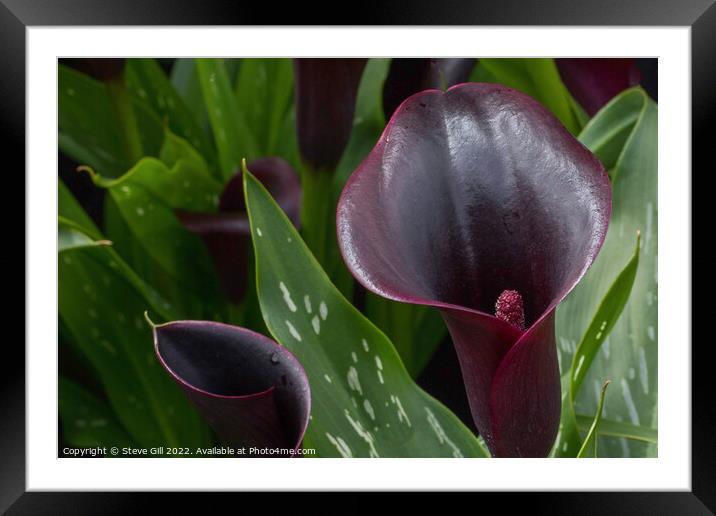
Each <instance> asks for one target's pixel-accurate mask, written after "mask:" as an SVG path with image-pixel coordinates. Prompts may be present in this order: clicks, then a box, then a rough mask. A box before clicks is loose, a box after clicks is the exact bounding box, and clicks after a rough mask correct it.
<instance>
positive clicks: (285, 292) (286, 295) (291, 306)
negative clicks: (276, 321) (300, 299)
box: [278, 281, 298, 312]
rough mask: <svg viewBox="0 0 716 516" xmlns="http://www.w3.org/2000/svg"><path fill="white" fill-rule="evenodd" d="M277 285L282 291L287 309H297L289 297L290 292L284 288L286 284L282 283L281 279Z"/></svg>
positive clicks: (293, 310)
mask: <svg viewBox="0 0 716 516" xmlns="http://www.w3.org/2000/svg"><path fill="white" fill-rule="evenodd" d="M278 286H279V288H280V289H281V292H282V293H283V300H284V301H285V302H286V306H288V309H289V310H291V311H292V312H295V311H296V310H298V308H297V307H296V303H294V302H293V299H291V293H290V292H289V291H288V288H286V285H284V283H283V281H282V282H280V283H279V284H278Z"/></svg>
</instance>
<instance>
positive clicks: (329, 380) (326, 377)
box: [323, 374, 333, 383]
mask: <svg viewBox="0 0 716 516" xmlns="http://www.w3.org/2000/svg"><path fill="white" fill-rule="evenodd" d="M323 378H325V379H326V381H327V382H328V383H333V380H331V377H330V376H328V375H327V374H324V375H323Z"/></svg>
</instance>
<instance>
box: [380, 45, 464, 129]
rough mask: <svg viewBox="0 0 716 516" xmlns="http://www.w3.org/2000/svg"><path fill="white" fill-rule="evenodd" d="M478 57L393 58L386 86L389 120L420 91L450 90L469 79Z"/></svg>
mask: <svg viewBox="0 0 716 516" xmlns="http://www.w3.org/2000/svg"><path fill="white" fill-rule="evenodd" d="M476 61H477V59H474V58H472V59H468V58H458V59H422V58H402V59H397V58H396V59H393V60H392V61H391V63H390V70H389V71H388V77H386V79H385V84H384V85H383V112H384V113H385V118H386V119H388V118H390V117H391V116H392V115H393V112H394V111H395V109H396V108H397V107H398V106H399V105H400V103H401V102H403V101H404V100H405V99H407V98H408V97H410V96H411V95H412V94H414V93H417V92H419V91H423V90H427V89H431V88H435V89H446V88H449V87H450V86H454V85H456V84H459V83H461V82H466V81H467V80H468V78H469V77H470V72H471V71H472V69H473V68H474V67H475V63H476Z"/></svg>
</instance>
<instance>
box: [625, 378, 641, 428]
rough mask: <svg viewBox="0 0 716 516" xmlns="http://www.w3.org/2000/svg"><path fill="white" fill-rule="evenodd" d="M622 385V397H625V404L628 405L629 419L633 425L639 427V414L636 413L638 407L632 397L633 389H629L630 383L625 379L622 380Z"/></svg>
mask: <svg viewBox="0 0 716 516" xmlns="http://www.w3.org/2000/svg"><path fill="white" fill-rule="evenodd" d="M621 384H622V396H623V397H624V403H626V407H627V410H628V411H629V419H631V422H632V424H633V425H637V426H639V414H638V413H637V411H636V405H634V400H633V399H632V397H631V389H629V383H628V382H627V381H626V379H625V378H622V379H621Z"/></svg>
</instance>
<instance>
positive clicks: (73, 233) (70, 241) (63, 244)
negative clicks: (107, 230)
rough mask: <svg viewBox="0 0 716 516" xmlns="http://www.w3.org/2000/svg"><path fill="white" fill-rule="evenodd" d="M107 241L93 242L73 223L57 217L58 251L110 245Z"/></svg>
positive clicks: (93, 240)
mask: <svg viewBox="0 0 716 516" xmlns="http://www.w3.org/2000/svg"><path fill="white" fill-rule="evenodd" d="M111 244H112V242H110V241H109V240H95V239H93V238H92V237H90V236H89V235H88V234H87V233H86V232H85V231H83V230H82V228H81V227H80V226H79V225H77V224H75V223H74V222H72V221H70V220H67V219H65V218H64V217H58V228H57V248H58V249H59V250H60V251H64V250H66V249H74V248H79V247H89V246H95V245H111Z"/></svg>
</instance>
